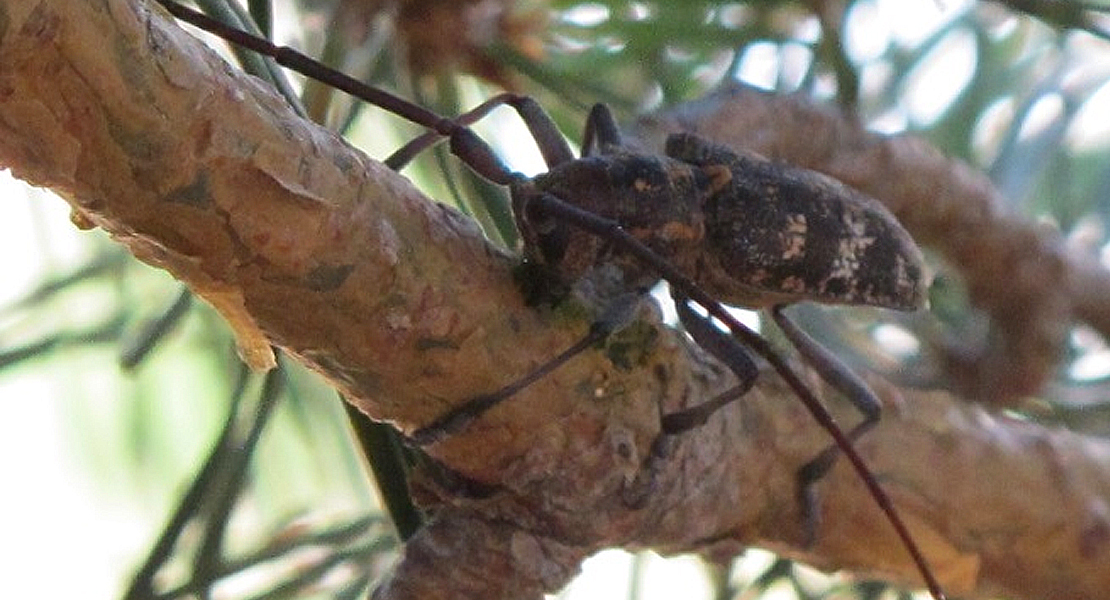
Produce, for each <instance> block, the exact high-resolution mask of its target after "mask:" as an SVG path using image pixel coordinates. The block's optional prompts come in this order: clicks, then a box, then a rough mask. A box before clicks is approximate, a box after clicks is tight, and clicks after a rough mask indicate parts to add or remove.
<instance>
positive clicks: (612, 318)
mask: <svg viewBox="0 0 1110 600" xmlns="http://www.w3.org/2000/svg"><path fill="white" fill-rule="evenodd" d="M639 297H640V294H627V295H623V296H619V297H617V298H614V299H612V300H610V301H609V302H608V305H607V306H606V307H605V309H604V310H603V311H602V312H601V315H600V316H599V317H598V318H597V320H595V321H594V322H593V323H591V324H590V329H589V331H587V332H586V335H584V336H582V338H581V339H580V340H578V341H577V342H575V343H574V344H572V345H571V346H570V347H568V348H567V349H566V350H563V351H562V352H560V353H559V354H558V355H556V356H555V357H553V358H551V359H550V360H548V361H547V362H545V363H543V364H542V365H540V366H539V367H537V368H536V369H535V370H533V371H532V372H531V373H528V374H527V375H525V376H523V377H521V378H519V379H517V380H516V381H513V382H512V383H509V384H508V385H506V386H504V387H502V388H501V389H499V390H496V391H494V392H491V393H488V394H482V395H481V396H475V397H474V398H471V399H469V400H467V401H466V402H464V403H462V404H460V405H459V406H456V407H455V408H453V409H451V410H449V411H448V412H447V413H446V414H444V415H443V416H441V417H439V418H438V419H436V420H435V421H433V422H431V423H430V424H428V425H425V426H424V427H421V428H420V429H417V430H416V431H414V432H413V433H412V434H411V435H410V436H409V439H410V440H411V441H412V442H414V443H415V444H417V445H419V446H423V445H427V444H431V443H434V442H437V441H439V440H441V439H443V438H445V437H447V436H449V435H452V434H455V433H458V432H459V431H462V430H463V428H465V427H466V426H467V425H469V424H470V423H471V422H472V421H474V420H475V419H477V418H478V417H480V416H482V415H484V414H485V413H486V412H487V411H489V410H490V409H492V408H493V407H495V406H497V405H498V404H500V403H501V402H503V401H505V400H508V399H509V398H512V397H513V396H515V395H516V394H518V393H519V392H521V391H523V390H524V389H525V388H527V387H528V386H530V385H532V384H533V383H535V382H537V381H539V380H540V379H543V378H544V377H545V376H547V375H549V374H550V373H551V372H552V371H554V370H556V369H558V368H559V367H561V366H563V365H564V364H566V363H567V361H569V360H570V359H572V358H574V357H575V356H578V355H579V354H581V353H582V352H583V351H585V350H587V349H588V348H590V347H591V346H594V345H597V344H599V343H601V342H603V341H605V340H606V339H607V338H608V337H609V336H610V335H611V334H612V333H613V332H614V331H616V330H618V329H620V328H621V327H623V326H624V325H625V324H626V323H627V322H628V319H629V316H630V315H631V314H632V312H633V308H634V307H635V304H636V302H637V300H638V299H639Z"/></svg>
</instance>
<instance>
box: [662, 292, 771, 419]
mask: <svg viewBox="0 0 1110 600" xmlns="http://www.w3.org/2000/svg"><path fill="white" fill-rule="evenodd" d="M674 302H675V308H676V309H677V310H678V318H679V320H680V321H681V322H682V325H683V327H685V328H686V332H687V333H689V334H690V337H692V338H694V341H695V342H697V343H698V345H699V346H701V347H702V348H704V349H705V350H706V351H707V352H709V353H710V354H712V355H713V356H714V357H716V358H717V360H719V361H721V362H722V363H724V364H725V366H727V367H728V368H729V370H731V371H732V372H733V373H734V374H735V375H736V377H737V379H739V381H740V383H739V384H737V385H736V386H735V387H733V388H731V389H729V390H728V391H726V392H724V393H722V394H719V395H717V396H716V397H714V398H713V399H712V400H708V401H706V402H703V403H701V404H698V405H697V406H692V407H690V408H687V409H684V410H680V411H678V412H673V413H670V414H668V415H663V419H662V422H663V424H662V429H663V433H665V434H668V435H675V434H678V433H682V432H684V431H687V430H689V429H693V428H695V427H699V426H701V425H703V424H705V422H706V421H707V420H709V417H710V416H712V415H713V413H715V412H717V410H718V409H720V408H722V407H724V406H725V405H727V404H729V403H730V402H732V401H734V400H736V399H738V398H740V397H741V396H743V395H744V394H745V393H747V391H748V390H750V389H751V387H752V385H753V384H754V383H755V378H756V377H757V376H758V375H759V369H757V368H756V366H755V363H754V362H753V361H752V359H751V356H750V355H749V354H748V352H747V350H745V349H744V346H742V345H741V344H740V343H739V342H738V341H736V338H734V337H732V336H731V335H727V334H725V332H723V331H721V330H720V329H718V328H717V327H716V326H715V325H713V323H712V321H710V319H709V318H708V317H703V316H701V315H699V314H697V313H695V312H694V311H693V310H691V309H690V305H689V300H687V299H686V298H684V297H682V296H680V295H678V294H675V296H674Z"/></svg>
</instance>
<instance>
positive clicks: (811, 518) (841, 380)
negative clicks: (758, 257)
mask: <svg viewBox="0 0 1110 600" xmlns="http://www.w3.org/2000/svg"><path fill="white" fill-rule="evenodd" d="M783 308H784V305H781V304H779V305H776V306H774V307H772V308H771V316H772V318H774V320H775V323H776V324H777V325H778V326H779V329H781V330H782V332H783V333H784V334H785V335H786V338H787V339H788V340H790V343H791V344H793V345H794V347H795V348H797V349H798V353H799V354H800V355H801V356H802V359H803V360H805V362H806V363H807V364H809V365H810V366H811V367H813V369H814V370H815V371H817V373H818V374H819V375H820V376H821V378H822V379H824V380H825V381H826V382H828V383H829V385H831V386H832V387H833V388H835V389H836V390H837V391H839V392H840V393H841V394H843V395H844V396H845V397H846V398H847V399H848V400H849V401H850V402H851V403H852V404H853V405H854V406H855V407H856V409H857V410H859V411H860V413H861V414H862V415H863V421H861V422H860V423H859V424H857V425H856V426H855V427H853V428H852V429H851V430H850V431H849V432H848V434H847V437H848V439H849V440H851V441H855V440H857V439H859V437H860V436H861V435H863V434H864V433H865V432H866V431H868V430H869V429H871V428H872V427H874V426H875V425H876V424H877V423H878V422H879V416H880V413H881V412H882V403H881V402H879V399H878V397H876V396H875V392H874V391H872V390H871V387H870V386H868V385H867V383H866V382H864V381H863V379H861V378H860V377H859V376H858V375H856V374H855V372H854V371H852V370H851V369H849V368H848V367H847V366H845V365H844V363H842V362H840V361H839V360H837V358H836V357H835V356H833V355H832V354H831V353H830V352H829V351H828V350H826V349H825V348H824V347H823V346H821V345H820V344H818V343H817V341H816V340H814V339H813V338H811V337H809V335H808V334H806V333H805V332H804V331H802V330H801V329H799V328H798V326H797V325H795V324H794V322H793V321H791V320H790V319H788V318H787V317H786V314H785V313H784V312H783ZM839 455H840V448H838V447H837V446H836V444H832V445H830V446H829V447H828V448H826V449H825V450H824V451H822V452H821V453H820V454H818V455H817V456H816V457H815V458H814V459H812V460H810V461H809V462H808V463H806V464H805V465H803V466H802V468H801V469H799V470H798V487H799V490H798V494H799V498H800V500H801V502H802V513H803V515H804V516H805V519H806V533H807V536H809V538H810V540H811V541H812V539H813V538H814V537H815V536H816V532H817V528H818V527H819V525H820V524H819V522H818V511H817V495H816V493H815V491H814V484H815V483H816V482H817V481H819V480H820V479H821V478H822V477H824V476H825V474H826V473H828V471H829V469H831V468H832V466H833V464H834V463H835V462H836V458H837V456H839Z"/></svg>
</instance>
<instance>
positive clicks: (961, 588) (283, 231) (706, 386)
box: [0, 0, 1110, 599]
mask: <svg viewBox="0 0 1110 600" xmlns="http://www.w3.org/2000/svg"><path fill="white" fill-rule="evenodd" d="M0 15H2V16H3V17H4V18H3V19H0V22H4V23H6V27H4V28H0V164H2V165H4V166H6V167H9V168H11V169H12V171H13V172H14V173H15V174H16V175H17V176H18V177H20V178H23V179H25V180H27V181H29V182H32V183H34V184H36V185H39V186H43V187H48V188H51V189H53V190H55V191H56V192H58V193H59V194H60V195H62V196H63V197H65V198H66V200H67V201H68V202H69V203H70V204H71V205H72V206H73V210H74V215H75V221H76V222H77V223H79V224H86V225H95V226H99V227H101V228H103V229H105V230H107V231H108V232H110V233H111V234H112V235H113V236H114V238H115V239H116V240H118V241H119V242H120V243H122V244H124V245H125V246H127V247H128V249H129V250H130V251H131V252H132V253H133V254H134V255H135V256H137V257H138V258H140V259H141V260H144V261H146V262H148V263H150V264H153V265H156V266H158V267H161V268H164V269H166V270H167V271H169V272H171V273H172V274H174V275H175V276H176V277H178V278H179V279H181V280H182V281H183V282H185V283H186V284H187V285H188V286H189V287H190V288H192V289H193V290H194V291H196V292H197V293H198V294H199V295H200V296H201V297H203V298H205V299H206V300H207V301H209V302H210V303H212V304H213V305H214V306H215V307H216V308H217V309H218V310H220V311H221V313H222V314H223V315H224V316H225V318H227V320H228V321H229V323H231V324H232V326H233V327H234V328H235V330H236V332H237V334H238V336H239V339H240V342H241V345H242V346H243V348H244V351H245V354H246V355H247V357H248V358H249V359H250V360H251V361H252V363H253V364H255V365H258V366H265V365H266V364H267V353H268V345H269V344H270V343H274V344H276V345H278V346H281V347H282V348H284V349H287V350H288V351H289V352H290V353H292V354H293V355H294V356H296V357H298V358H299V359H300V360H301V361H303V362H304V363H305V364H307V365H309V366H311V367H312V368H314V369H316V370H318V371H319V372H321V373H322V374H323V375H324V376H325V377H327V378H328V379H329V380H330V381H332V382H333V383H334V384H335V385H336V387H337V388H339V389H340V390H341V391H342V392H343V393H344V394H345V395H346V396H347V397H349V398H351V401H352V402H353V403H355V404H357V406H358V407H359V408H360V409H361V410H363V411H364V412H366V413H367V414H369V415H371V416H373V417H375V418H377V419H380V420H388V421H391V422H393V423H395V424H397V425H398V426H399V427H400V428H401V429H403V430H404V431H409V432H411V431H412V430H413V429H415V428H417V427H419V426H421V425H424V424H427V423H428V422H430V421H431V420H433V419H434V418H435V417H436V416H438V415H440V414H442V413H443V412H445V411H446V410H447V409H448V408H449V407H451V406H453V405H456V404H458V403H460V402H462V401H464V400H466V399H467V398H470V397H473V396H475V395H478V394H481V393H484V392H488V391H490V390H494V389H497V388H499V387H500V386H501V385H504V383H505V382H506V381H510V380H512V379H514V378H516V377H518V376H519V375H521V374H524V373H527V372H529V371H530V370H531V369H532V368H534V366H535V365H537V364H539V363H540V362H542V361H543V360H544V359H546V358H547V357H550V356H552V355H554V354H556V353H557V352H558V351H560V350H562V349H563V348H565V347H567V346H569V345H570V344H571V343H572V342H573V340H574V339H575V338H576V337H577V336H580V335H581V334H582V333H583V332H584V330H585V327H586V325H587V324H586V322H585V320H584V319H581V320H576V319H570V318H567V317H556V316H553V315H551V314H547V313H543V312H540V311H535V310H533V309H529V308H527V307H525V306H524V305H523V303H522V302H521V300H520V297H519V293H518V291H517V289H516V287H515V285H514V283H513V279H512V273H511V271H512V267H513V261H512V259H511V258H510V257H508V256H506V255H505V254H503V253H501V252H499V251H498V250H496V249H494V248H493V247H492V246H490V245H489V244H488V243H486V242H485V241H484V240H483V239H482V238H481V236H480V233H479V231H478V229H477V228H476V227H475V226H474V225H473V223H471V222H469V221H468V220H466V219H465V218H463V217H462V216H460V215H458V214H457V213H455V212H454V211H451V210H450V209H447V208H444V207H442V206H440V205H437V204H435V203H433V202H430V201H428V200H427V199H425V198H423V197H422V196H421V195H420V194H419V193H418V192H416V191H415V190H414V189H413V188H412V187H411V186H410V185H409V184H408V183H407V181H405V180H404V179H403V178H402V177H399V176H397V175H396V174H394V173H392V172H391V171H389V170H388V169H385V168H384V167H382V166H381V165H380V164H378V163H376V162H373V161H371V160H369V159H367V158H366V157H364V156H363V155H361V154H360V153H358V152H357V151H356V150H354V149H352V148H351V147H349V146H348V145H347V144H346V143H344V142H343V141H341V140H339V139H338V138H336V137H335V136H333V135H332V134H330V133H328V132H326V131H324V130H322V129H320V128H318V127H315V126H313V125H311V124H309V123H307V122H305V121H303V120H300V119H298V118H296V117H295V116H294V115H293V113H292V112H291V111H290V110H288V108H287V107H286V106H285V105H284V104H283V103H282V102H281V101H280V100H279V99H278V98H277V97H276V96H275V95H274V94H273V93H271V92H270V91H269V90H267V89H265V88H264V87H263V86H262V85H261V84H260V83H258V82H257V81H255V80H252V79H250V78H248V77H245V76H243V75H241V74H239V73H237V72H235V71H233V70H231V69H229V68H228V67H227V66H226V65H225V64H224V63H222V62H221V61H220V60H219V59H218V58H216V57H215V56H214V55H212V54H211V52H209V51H208V50H207V49H205V48H204V47H203V46H202V45H200V44H199V43H198V42H196V41H195V40H194V39H193V38H191V37H190V36H188V35H187V34H185V33H184V32H182V31H181V30H180V29H179V28H178V27H177V26H176V25H174V24H173V23H172V22H171V21H170V20H169V19H168V17H166V15H165V14H164V13H163V12H162V11H161V10H160V9H158V8H156V7H153V6H151V5H150V4H148V3H146V2H143V1H142V0H104V1H103V2H99V3H91V2H72V1H71V0H42V1H40V2H36V3H27V2H24V1H23V0H0ZM641 319H642V320H643V321H644V323H645V324H646V325H647V326H651V327H656V328H657V329H658V334H659V337H658V341H657V342H656V344H655V345H654V347H652V348H650V349H649V352H648V353H647V354H646V355H645V357H644V359H643V360H642V361H641V362H640V363H639V364H637V365H636V367H635V368H633V369H630V370H621V369H618V368H616V367H614V366H613V364H612V363H611V362H610V361H609V360H608V359H606V358H605V356H604V355H603V354H602V353H598V352H591V353H587V354H586V355H584V356H583V357H581V358H580V359H578V360H575V361H572V362H571V363H570V364H568V365H566V366H565V367H564V368H562V369H560V370H559V371H558V372H556V373H554V374H553V375H551V376H549V377H547V378H544V379H543V380H541V381H540V382H538V383H537V384H536V385H535V386H533V388H531V389H529V390H527V391H526V392H523V393H521V394H519V396H518V397H516V398H514V399H513V400H511V401H510V402H508V403H506V404H505V405H504V406H501V407H499V408H498V409H496V410H495V411H493V412H492V413H490V414H489V415H486V416H485V417H483V418H482V419H481V420H479V421H478V422H476V423H474V424H472V426H471V427H470V428H468V429H467V430H466V431H464V432H462V433H460V434H458V435H456V436H454V437H451V438H448V439H447V440H445V441H443V442H440V443H438V444H436V445H434V446H431V447H430V448H428V451H429V454H430V455H431V456H432V457H433V458H434V459H435V460H436V461H437V462H438V463H439V465H440V467H441V468H440V469H438V470H437V469H428V470H425V471H424V473H423V474H422V478H421V479H420V481H419V482H418V483H419V490H420V492H421V497H422V499H423V500H425V501H426V502H431V503H435V504H438V505H439V507H440V508H439V512H438V513H437V514H436V516H435V517H434V519H433V521H432V523H431V524H430V526H429V527H428V528H426V529H424V530H422V531H421V532H419V533H418V534H417V535H416V536H415V537H414V538H413V539H412V541H411V542H410V543H409V544H408V545H407V549H406V554H405V559H404V560H403V561H402V562H401V563H400V565H399V566H398V568H397V570H396V571H395V572H394V574H393V576H392V577H391V578H390V579H389V580H388V581H387V582H385V583H384V584H383V585H382V586H381V587H380V588H379V590H378V591H377V593H376V597H377V598H381V599H400V598H490V599H493V598H506V599H507V598H514V599H516V598H531V597H538V595H539V593H540V592H541V591H545V590H551V589H555V588H558V587H559V586H561V585H563V584H565V583H566V582H567V580H568V579H569V577H570V576H571V575H572V574H573V573H574V572H575V571H576V570H577V565H578V563H579V561H580V560H581V559H582V558H584V557H585V556H587V555H589V554H591V553H593V552H595V551H597V550H599V549H601V548H605V547H611V546H621V547H628V548H648V547H650V548H655V549H658V550H660V551H662V552H680V551H682V552H685V551H690V552H698V553H701V554H703V555H705V556H707V557H709V558H711V559H719V560H727V559H729V558H732V557H734V556H735V555H736V554H738V553H739V552H740V551H741V550H742V548H743V547H744V546H747V545H761V546H766V547H770V548H772V549H775V550H778V551H781V552H784V553H785V554H788V555H791V556H795V557H798V558H801V559H804V560H806V561H809V562H811V563H813V564H816V565H818V566H822V567H825V568H830V569H831V568H846V569H851V570H852V571H855V572H858V573H860V574H868V575H880V576H882V577H885V578H889V579H892V580H896V581H902V582H911V583H912V582H914V581H915V577H916V574H915V573H914V571H913V570H912V567H911V565H910V563H909V560H908V557H907V556H906V554H905V552H904V550H903V549H902V548H901V547H900V546H898V545H897V542H896V540H895V539H894V536H893V533H892V532H891V530H890V528H889V526H888V525H887V524H886V523H885V522H883V521H882V519H881V518H880V517H879V513H878V512H877V508H876V507H875V506H874V504H873V502H872V501H871V500H870V499H869V498H866V497H863V496H862V487H861V486H860V484H859V482H858V480H856V479H855V477H854V476H853V475H852V474H851V473H850V471H849V470H848V469H847V468H846V465H839V466H838V467H837V468H836V469H834V471H833V473H832V474H831V475H830V477H829V478H828V479H827V480H826V481H823V482H822V483H821V485H820V490H821V493H822V499H823V503H822V517H823V523H822V525H821V528H820V530H819V532H818V539H817V542H816V544H815V545H814V546H812V547H810V548H803V547H801V545H800V544H801V540H802V539H803V537H804V536H803V531H802V526H801V524H800V522H799V520H798V507H797V506H796V496H795V487H794V473H795V471H796V469H797V468H798V467H799V466H800V465H801V464H803V463H804V462H805V461H807V460H809V459H810V458H812V457H813V456H814V455H815V454H816V453H817V452H819V451H820V450H821V449H822V448H823V447H824V446H826V445H827V443H828V442H827V439H826V437H825V436H824V434H823V433H821V432H820V431H819V430H818V429H817V428H816V427H815V426H814V425H813V424H812V423H811V422H810V421H811V420H810V418H809V417H808V415H806V414H805V413H804V412H803V411H802V409H801V407H800V406H799V404H798V403H797V402H796V401H795V399H794V398H793V397H792V396H791V395H790V394H789V393H788V391H786V390H785V389H784V387H783V386H782V384H781V383H780V382H779V381H778V380H777V379H776V378H775V377H773V376H771V375H767V376H764V377H761V378H760V380H759V382H758V384H757V386H756V388H755V389H753V391H752V392H750V393H749V394H748V395H747V396H745V398H744V399H743V401H742V402H740V403H738V404H736V405H733V406H731V407H729V408H727V409H725V410H723V411H721V413H719V415H717V416H715V417H714V418H713V419H711V420H710V422H709V423H708V424H706V425H705V426H703V427H701V428H699V429H696V430H694V431H692V432H690V433H689V434H686V435H683V436H680V437H676V438H672V439H663V438H660V434H659V416H660V414H661V413H664V412H671V411H674V410H676V409H678V408H680V407H684V406H689V405H692V404H695V403H698V402H700V401H702V400H703V399H705V398H710V397H712V396H713V395H715V394H716V393H717V392H720V391H721V390H723V389H725V388H727V387H728V386H729V385H730V379H729V377H728V376H727V375H726V373H727V372H726V371H725V370H724V369H723V368H721V367H720V366H718V365H715V364H713V363H712V362H710V361H709V360H708V359H706V358H705V357H704V356H703V355H702V353H700V352H699V351H698V349H697V348H693V347H691V346H690V344H689V343H688V342H687V341H686V340H685V338H684V337H683V336H681V335H678V334H676V333H674V332H673V331H672V330H670V329H668V328H666V327H664V326H662V325H660V324H659V322H658V319H657V317H656V316H655V315H654V314H653V313H652V311H651V310H650V309H644V310H643V311H641ZM811 380H813V383H814V385H815V386H819V382H818V381H816V378H812V377H811ZM875 383H876V387H877V388H878V391H879V394H880V396H881V397H882V399H883V400H884V402H885V404H886V406H887V414H886V416H885V417H884V420H883V421H882V423H881V424H880V426H879V427H878V428H877V430H875V431H874V432H872V433H870V434H868V436H867V437H866V438H865V439H864V440H863V441H862V442H861V444H860V446H861V450H862V452H863V454H864V456H865V457H866V458H867V459H868V460H869V462H870V463H871V464H872V466H873V468H874V470H875V471H876V473H877V474H878V475H879V477H880V479H881V480H882V481H883V483H884V485H885V486H886V488H887V489H888V491H889V493H890V494H891V495H892V496H893V497H894V500H895V502H896V504H897V505H898V507H899V509H900V510H901V511H902V513H903V515H904V517H905V518H906V519H907V520H908V521H909V522H910V524H911V528H912V530H913V532H914V534H915V535H916V536H917V538H918V540H919V541H920V543H921V544H922V546H923V547H924V550H925V552H926V554H927V556H928V557H929V558H930V560H931V562H932V564H933V566H934V568H935V569H936V570H937V572H938V575H939V576H940V578H941V580H942V581H943V582H944V583H945V584H946V586H947V587H948V590H949V592H950V593H952V594H959V595H965V596H972V595H974V596H978V597H982V596H987V595H990V594H998V593H1004V594H1007V595H1009V597H1013V598H1041V597H1059V598H1065V597H1066V598H1077V599H1083V598H1099V597H1101V596H1102V595H1103V593H1104V590H1106V589H1110V569H1108V568H1107V565H1110V560H1107V556H1108V553H1110V523H1108V519H1110V515H1108V514H1107V513H1108V511H1107V509H1106V506H1107V501H1108V499H1110V474H1108V470H1107V469H1106V468H1105V465H1107V464H1110V447H1108V446H1107V444H1105V443H1104V442H1100V441H1096V440H1093V439H1088V438H1083V437H1080V436H1076V435H1074V434H1069V433H1066V432H1061V431H1053V430H1048V429H1045V428H1042V427H1039V426H1036V425H1031V424H1028V423H1023V422H1018V421H1013V420H1008V419H1002V418H998V417H992V416H989V415H988V414H987V413H985V412H983V411H982V410H980V409H977V408H969V407H967V406H965V405H963V404H962V403H959V402H958V401H956V400H955V399H953V398H952V397H950V396H948V395H946V394H941V393H935V394H928V393H922V392H912V391H908V390H899V389H896V388H894V387H893V386H890V385H883V384H881V382H875ZM824 395H826V396H827V395H828V392H824Z"/></svg>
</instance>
